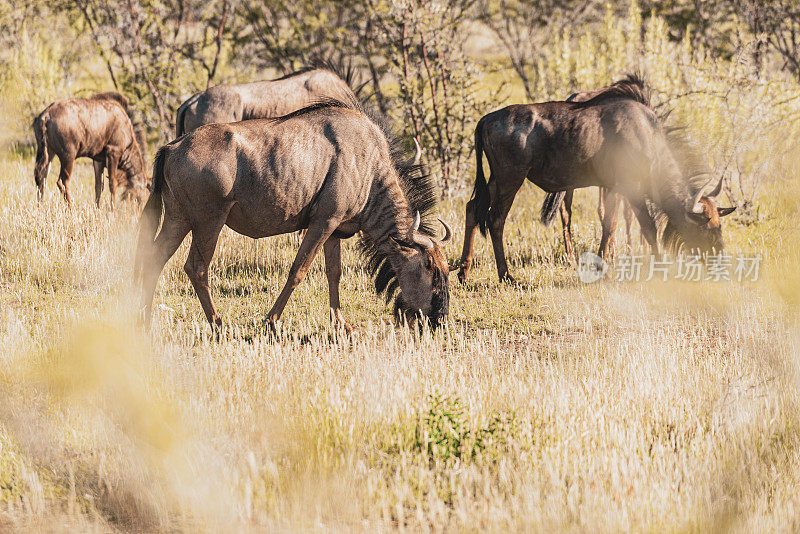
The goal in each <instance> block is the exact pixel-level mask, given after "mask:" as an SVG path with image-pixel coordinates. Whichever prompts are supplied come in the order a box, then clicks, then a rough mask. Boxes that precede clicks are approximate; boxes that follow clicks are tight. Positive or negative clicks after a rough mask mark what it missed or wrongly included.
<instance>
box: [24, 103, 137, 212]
mask: <svg viewBox="0 0 800 534" xmlns="http://www.w3.org/2000/svg"><path fill="white" fill-rule="evenodd" d="M129 113H130V112H129V107H128V99H127V98H125V97H124V96H123V95H121V94H120V93H117V92H114V91H106V92H103V93H97V94H96V95H93V96H90V97H88V98H70V99H67V100H58V101H56V102H53V103H52V104H50V105H49V106H47V108H45V110H44V111H42V112H41V113H40V114H39V116H38V117H36V119H35V120H34V121H33V132H34V134H35V136H36V165H35V167H34V179H35V181H36V186H37V187H38V189H39V200H42V198H43V197H44V183H45V180H46V179H47V174H48V173H49V171H50V164H51V163H52V161H53V158H54V157H55V156H58V160H59V162H60V163H61V172H60V173H59V176H58V188H59V189H60V190H61V193H62V194H63V195H64V198H65V199H66V201H67V202H68V203H69V204H72V197H71V196H70V194H69V179H70V175H71V174H72V166H73V164H74V162H75V159H76V158H80V157H88V158H91V159H92V160H94V175H95V185H94V193H95V202H96V203H97V205H98V206H100V196H101V195H102V193H103V168H104V167H105V168H106V169H108V190H109V192H110V194H111V208H112V209H113V208H114V206H115V203H116V192H117V187H118V186H119V185H122V186H123V197H124V198H134V199H137V200H144V197H145V196H146V195H147V191H148V189H147V188H148V186H149V183H150V182H149V178H148V177H147V176H146V175H145V169H144V158H143V157H142V150H141V147H140V146H139V141H138V140H137V133H136V132H135V131H134V127H133V123H132V122H131V118H130V114H129ZM119 171H122V175H124V176H121V175H120V172H119ZM123 177H124V180H123Z"/></svg>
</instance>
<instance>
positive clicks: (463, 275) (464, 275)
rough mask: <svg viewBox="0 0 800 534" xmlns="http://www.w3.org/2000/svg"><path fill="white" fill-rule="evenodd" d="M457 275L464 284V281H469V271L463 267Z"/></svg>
mask: <svg viewBox="0 0 800 534" xmlns="http://www.w3.org/2000/svg"><path fill="white" fill-rule="evenodd" d="M456 277H457V278H458V281H459V282H461V283H462V284H463V283H464V282H466V281H467V271H465V270H463V269H462V270H460V271H458V274H457V275H456Z"/></svg>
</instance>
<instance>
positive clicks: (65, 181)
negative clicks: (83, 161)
mask: <svg viewBox="0 0 800 534" xmlns="http://www.w3.org/2000/svg"><path fill="white" fill-rule="evenodd" d="M58 160H59V161H60V162H61V171H59V174H58V188H59V189H60V190H61V194H62V195H64V200H66V201H67V204H69V205H70V206H72V197H71V196H70V194H69V178H70V176H72V166H73V164H74V163H75V160H74V159H73V158H70V157H69V156H66V157H64V159H61V156H59V157H58Z"/></svg>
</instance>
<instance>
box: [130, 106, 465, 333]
mask: <svg viewBox="0 0 800 534" xmlns="http://www.w3.org/2000/svg"><path fill="white" fill-rule="evenodd" d="M393 146H394V147H395V148H394V149H393ZM396 146H397V144H396V143H392V142H390V140H389V139H388V138H387V134H386V133H385V132H384V131H383V130H382V129H381V128H380V127H379V126H378V125H376V123H375V122H373V121H372V120H371V119H369V118H368V117H367V116H366V115H365V114H364V113H363V112H362V111H361V110H360V108H359V104H358V102H357V101H350V102H347V103H346V104H342V103H339V102H333V101H330V102H324V103H318V104H315V105H312V106H309V107H306V108H303V109H301V110H298V111H296V112H294V113H291V114H289V115H286V116H284V117H280V118H277V119H257V120H250V121H243V122H236V123H229V124H209V125H206V126H202V127H200V128H197V129H196V130H194V131H193V132H191V133H189V134H186V135H185V136H183V137H181V138H179V139H177V140H176V141H173V142H172V143H170V144H168V145H166V146H164V147H163V148H162V149H161V150H159V152H158V154H157V156H156V160H155V164H154V171H153V192H152V195H151V196H150V199H149V200H148V201H147V204H146V205H145V208H144V211H143V214H142V219H141V229H140V234H139V252H138V257H137V260H136V272H137V275H138V276H139V279H140V282H141V287H142V295H143V302H144V307H145V309H144V311H145V320H146V321H148V322H149V320H150V314H151V305H152V300H153V292H154V290H155V286H156V283H157V280H158V277H159V273H160V272H161V270H162V269H163V267H164V264H165V263H166V262H167V261H168V260H169V258H170V257H172V255H173V254H174V253H175V251H176V250H177V248H178V246H179V245H180V244H181V242H182V241H183V240H184V238H185V237H186V235H187V234H188V233H189V232H192V244H191V248H190V249H189V257H188V259H187V261H186V265H185V270H186V273H187V274H188V276H189V279H190V280H191V282H192V285H193V286H194V289H195V291H196V293H197V296H198V298H199V300H200V303H201V304H202V306H203V310H204V312H205V315H206V318H207V319H208V322H209V323H210V324H211V325H212V327H213V328H216V327H219V325H220V324H221V319H220V317H219V315H218V314H217V311H216V309H215V307H214V304H213V302H212V300H211V295H210V293H209V278H208V270H209V264H210V262H211V258H212V256H213V255H214V250H215V247H216V243H217V240H218V238H219V234H220V231H221V230H222V227H223V226H225V225H227V226H228V227H230V228H231V229H233V230H234V231H236V232H238V233H240V234H243V235H246V236H249V237H253V238H260V237H267V236H273V235H278V234H285V233H289V232H294V231H297V230H301V229H307V232H306V234H305V236H304V237H303V240H302V243H301V245H300V249H299V251H298V253H297V257H296V258H295V260H294V263H293V264H292V267H291V269H290V271H289V278H288V280H287V282H286V284H285V286H284V287H283V290H282V291H281V293H280V295H279V296H278V298H277V300H276V302H275V304H274V306H273V307H272V309H270V311H269V312H268V314H267V322H268V323H269V324H270V325H272V327H273V328H274V325H275V323H276V321H277V320H278V318H279V317H280V315H281V313H282V312H283V309H284V307H285V306H286V303H287V301H288V299H289V296H290V295H291V293H292V291H293V290H294V289H295V287H297V285H298V284H300V282H301V281H302V280H303V278H304V277H305V275H306V273H307V272H308V269H309V267H310V266H311V262H312V261H313V259H314V256H315V255H316V254H317V252H318V251H319V249H320V248H323V249H324V254H325V265H326V274H327V278H328V286H329V295H330V306H331V311H332V313H333V316H334V318H335V320H336V322H337V323H340V324H343V325H346V323H345V322H344V319H343V317H342V314H341V311H340V304H339V278H340V276H341V256H340V254H341V252H340V250H341V249H340V247H341V244H340V240H341V239H343V238H347V237H350V236H352V235H354V234H356V233H358V232H361V235H362V244H363V250H364V253H365V255H366V258H367V265H368V268H369V270H370V271H371V272H372V273H373V274H374V276H375V286H376V289H377V291H378V293H382V292H386V294H387V299H388V298H391V297H392V296H395V295H396V298H395V314H396V315H397V316H398V317H406V318H408V319H409V320H415V319H416V318H417V317H420V316H421V317H424V318H426V319H427V320H428V321H430V324H431V325H433V326H434V327H435V326H436V325H437V324H438V323H439V322H440V321H441V320H442V319H443V318H444V317H445V316H446V315H447V313H448V304H449V293H448V287H447V278H448V266H447V262H446V259H445V256H444V252H443V250H442V247H441V245H442V244H444V243H446V242H447V241H448V240H449V239H450V236H451V235H452V232H451V230H450V228H449V227H448V226H447V225H446V224H444V222H442V224H443V225H444V227H445V236H444V238H443V239H442V240H441V241H439V240H437V239H435V238H434V237H433V232H432V228H431V227H430V225H429V224H427V223H425V224H422V220H423V219H428V217H427V216H426V215H428V214H430V211H431V209H432V208H433V207H434V206H435V200H434V198H435V195H434V192H433V188H432V184H431V182H430V180H428V179H427V177H425V176H422V175H421V173H420V172H419V169H420V167H419V166H417V165H413V164H411V163H410V161H409V160H407V159H405V158H404V157H403V156H402V154H400V153H399V151H398V149H397V148H396ZM162 211H163V223H161V230H160V231H159V232H158V233H157V235H156V230H157V228H158V225H159V221H160V220H161V219H162ZM420 212H422V213H421V215H422V217H421V216H420Z"/></svg>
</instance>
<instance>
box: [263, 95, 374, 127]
mask: <svg viewBox="0 0 800 534" xmlns="http://www.w3.org/2000/svg"><path fill="white" fill-rule="evenodd" d="M323 109H353V110H356V111H361V109H360V108H359V106H358V102H350V103H348V102H342V101H341V100H336V99H335V98H323V99H321V100H318V101H316V102H312V103H311V104H309V105H307V106H306V107H303V108H300V109H298V110H295V111H292V112H291V113H287V114H286V115H283V116H281V117H275V118H272V119H268V120H272V121H275V122H285V121H287V120H289V119H293V118H295V117H301V116H303V115H308V114H309V113H314V112H316V111H320V110H323Z"/></svg>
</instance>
